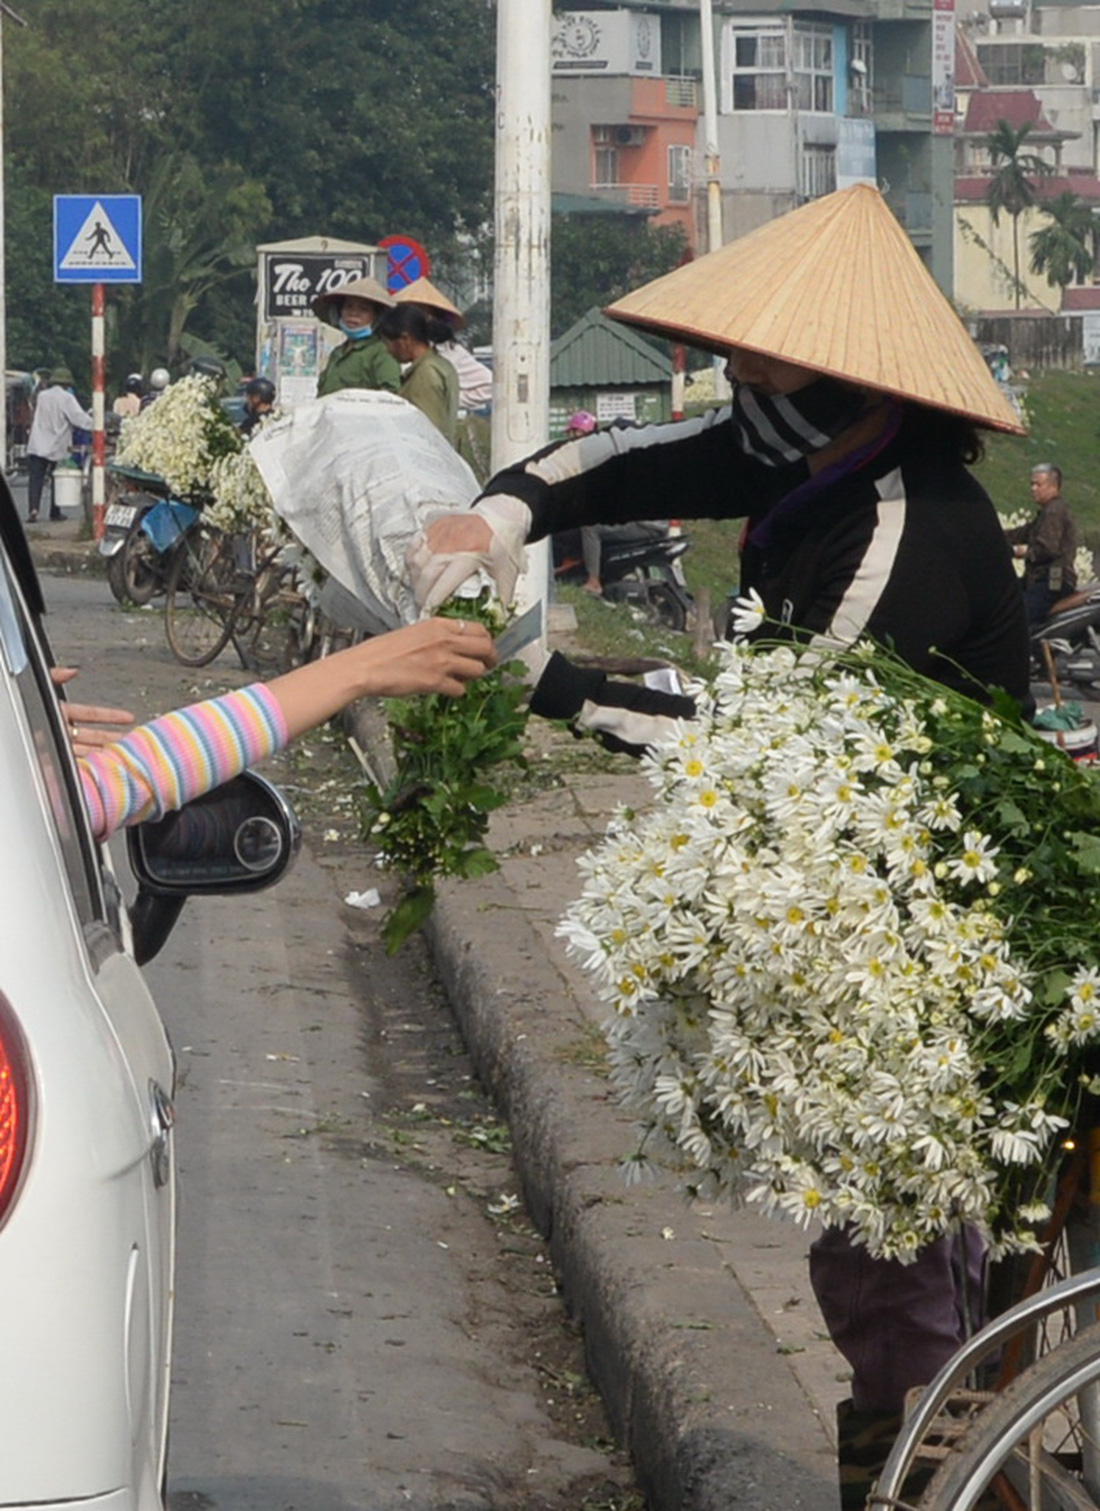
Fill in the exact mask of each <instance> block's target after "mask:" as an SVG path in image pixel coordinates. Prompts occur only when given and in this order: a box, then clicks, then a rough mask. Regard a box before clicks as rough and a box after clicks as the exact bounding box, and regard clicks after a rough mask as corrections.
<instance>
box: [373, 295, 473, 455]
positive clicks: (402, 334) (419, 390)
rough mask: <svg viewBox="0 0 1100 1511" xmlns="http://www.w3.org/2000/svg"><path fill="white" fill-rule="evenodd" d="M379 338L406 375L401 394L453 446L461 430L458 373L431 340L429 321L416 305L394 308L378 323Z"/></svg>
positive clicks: (400, 390) (396, 306)
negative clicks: (459, 428)
mask: <svg viewBox="0 0 1100 1511" xmlns="http://www.w3.org/2000/svg"><path fill="white" fill-rule="evenodd" d="M378 334H379V335H380V336H381V337H382V340H383V341H384V342H385V343H386V345H387V347H388V348H389V350H390V355H391V356H392V357H393V358H394V359H395V360H396V361H398V362H400V363H401V364H402V366H403V367H404V369H405V375H404V377H403V378H402V379H401V387H400V389H399V390H398V392H399V393H400V395H401V397H402V398H403V399H408V401H409V403H410V404H415V405H416V407H417V409H420V410H422V411H423V412H424V414H426V415H427V416H428V419H429V420H431V422H432V424H433V425H434V426H435V428H436V429H437V430H438V431H439V432H440V433H441V434H442V435H444V436H446V438H447V440H448V441H450V443H451V445H452V446H453V445H454V443H455V434H456V430H457V426H458V373H457V372H456V371H455V369H454V365H453V364H452V363H450V362H448V361H447V359H446V357H441V356H440V355H439V353H438V352H437V351H436V349H435V347H434V346H433V345H432V343H431V340H430V337H429V325H428V317H427V316H426V315H425V314H424V311H423V310H419V309H417V308H416V306H415V305H413V304H395V305H394V307H393V309H389V310H386V312H385V314H384V315H383V316H382V318H381V320H379V322H378Z"/></svg>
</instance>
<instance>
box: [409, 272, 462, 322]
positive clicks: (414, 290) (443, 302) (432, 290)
mask: <svg viewBox="0 0 1100 1511" xmlns="http://www.w3.org/2000/svg"><path fill="white" fill-rule="evenodd" d="M393 297H394V299H396V301H397V303H398V304H422V305H424V306H425V308H426V309H430V310H435V311H436V312H437V313H438V314H440V315H442V316H443V318H444V320H446V322H447V324H448V325H450V326H452V327H453V328H454V329H455V330H456V331H460V330H461V329H462V327H463V326H464V325H465V324H466V316H465V315H464V314H463V313H462V311H461V310H460V309H458V307H457V306H456V305H453V304H452V303H451V301H450V300H449V299H448V298H447V296H446V294H441V293H440V292H439V290H438V289H437V288H436V286H435V284H434V283H432V281H431V279H429V278H414V279H413V281H412V283H407V284H405V286H404V288H400V289H398V290H397V291H396V292H395V294H394V296H393Z"/></svg>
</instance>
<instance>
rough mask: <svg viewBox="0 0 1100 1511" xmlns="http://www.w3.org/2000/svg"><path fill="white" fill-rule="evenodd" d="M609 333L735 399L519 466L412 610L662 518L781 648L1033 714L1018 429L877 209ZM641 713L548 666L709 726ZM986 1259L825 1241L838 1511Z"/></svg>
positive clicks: (553, 676) (654, 297) (734, 265)
mask: <svg viewBox="0 0 1100 1511" xmlns="http://www.w3.org/2000/svg"><path fill="white" fill-rule="evenodd" d="M606 313H607V314H609V315H610V316H612V317H613V318H616V319H619V320H623V321H625V322H626V323H628V324H631V325H634V326H637V327H639V328H640V329H642V330H644V331H647V332H649V333H651V334H654V335H658V336H661V337H663V338H664V339H666V340H672V341H679V342H684V343H687V344H691V345H695V346H698V347H701V348H703V349H705V350H708V351H711V352H720V353H723V354H726V355H727V357H728V369H727V370H728V374H729V376H730V378H731V380H732V382H733V384H734V392H733V398H732V402H731V404H729V405H728V406H726V407H724V408H721V409H715V410H712V411H710V412H708V413H707V414H704V415H702V416H700V417H698V418H695V419H689V420H681V421H675V422H673V423H671V424H664V425H650V426H641V427H637V428H629V429H617V428H611V429H608V430H604V431H599V432H597V433H595V434H591V435H585V436H581V437H579V438H575V439H566V440H564V441H560V442H558V443H556V444H554V445H551V446H548V447H545V448H543V449H542V450H541V451H539V452H537V453H536V454H535V455H534V456H532V457H529V458H527V459H526V460H522V461H518V462H516V463H514V464H513V465H512V466H510V467H508V468H507V469H506V470H505V471H503V472H501V473H499V474H498V475H497V476H496V477H494V478H493V479H492V480H491V481H490V483H489V485H488V487H487V488H486V490H485V492H484V493H483V494H482V496H481V498H480V499H479V500H478V501H476V502H475V504H474V505H473V506H472V508H471V509H470V510H469V511H467V512H466V513H463V514H452V515H447V516H443V517H441V518H439V519H437V520H435V521H433V522H432V523H431V524H430V525H429V526H428V528H427V530H426V531H425V532H423V534H422V535H421V536H420V537H419V538H418V539H417V540H416V541H414V542H413V545H412V547H411V549H410V553H409V569H410V574H411V577H412V581H413V587H414V590H415V592H416V596H417V599H418V601H419V602H420V603H421V604H423V605H425V606H426V607H430V606H431V605H433V604H438V603H439V602H441V601H442V600H443V599H444V598H445V597H446V596H447V595H448V594H449V593H451V592H453V591H454V588H455V587H456V586H457V585H458V583H460V582H461V581H462V580H464V578H465V577H466V576H467V575H468V574H469V573H470V572H472V571H473V570H474V569H475V568H479V567H483V568H485V569H486V570H487V571H489V572H490V573H491V574H492V576H493V577H494V578H495V580H496V582H497V584H498V586H499V589H500V593H501V596H502V598H504V599H505V600H509V599H510V598H511V596H512V592H513V589H514V586H515V582H516V577H517V574H518V572H519V571H520V570H521V569H522V564H523V547H524V545H525V543H526V542H527V541H528V540H538V539H540V538H541V537H543V536H545V535H549V534H551V533H554V532H556V531H561V530H566V529H570V528H577V527H583V526H586V525H591V524H621V523H624V522H626V521H629V520H637V519H655V518H659V517H665V516H668V515H670V514H676V515H683V516H687V517H695V518H709V519H726V518H729V519H739V520H742V521H743V522H744V524H743V528H742V533H741V539H740V557H741V585H742V591H743V592H745V591H747V590H749V589H755V590H756V592H757V593H758V594H759V595H760V597H761V599H762V600H763V604H764V608H765V611H766V614H767V617H768V620H769V621H770V622H768V623H765V624H764V625H763V626H762V627H761V633H762V634H764V635H765V636H768V637H772V638H774V637H775V636H776V635H777V634H783V633H786V634H788V635H789V636H791V637H798V638H801V639H813V638H815V637H818V636H820V637H828V638H830V639H832V640H839V641H841V642H843V643H853V642H855V641H858V640H860V639H861V638H864V637H867V638H870V639H873V640H875V641H877V642H879V643H880V644H892V646H893V648H894V650H895V651H896V652H897V653H898V654H899V655H901V656H902V657H903V658H904V659H905V660H906V661H908V662H909V664H910V665H911V666H913V667H914V668H916V669H917V670H918V671H920V672H923V673H925V674H927V675H929V676H931V677H933V678H935V679H937V680H938V681H940V682H942V683H944V684H946V685H949V686H952V687H957V688H961V689H962V691H963V692H965V693H967V694H968V695H970V696H971V697H976V698H979V699H985V698H988V696H989V694H988V691H987V690H988V689H991V688H994V687H999V688H1002V689H1004V690H1005V691H1006V692H1008V693H1009V694H1010V695H1011V696H1012V697H1014V698H1015V699H1016V700H1017V701H1018V702H1020V703H1021V704H1022V705H1025V706H1026V705H1028V703H1029V694H1028V650H1027V624H1026V619H1025V615H1024V605H1023V600H1022V596H1021V593H1020V590H1019V584H1018V581H1017V579H1016V576H1015V573H1014V571H1013V567H1012V560H1011V555H1010V550H1009V547H1008V544H1007V543H1006V541H1005V539H1004V532H1003V530H1002V528H1001V524H1000V521H999V518H998V515H997V513H996V511H995V509H994V508H993V505H992V503H991V502H990V500H989V498H988V497H987V495H986V494H985V492H984V490H983V489H982V488H981V486H980V485H979V483H978V482H977V481H976V480H975V478H974V477H973V476H972V475H971V473H970V471H969V470H968V465H969V464H970V463H972V462H974V461H975V460H977V458H978V456H979V455H980V451H981V443H980V432H981V431H982V430H994V431H1002V432H1007V433H1010V434H1021V433H1022V427H1021V425H1020V423H1019V421H1018V419H1017V416H1016V414H1015V412H1014V411H1013V409H1012V408H1011V406H1010V405H1009V403H1008V401H1007V400H1006V399H1005V397H1004V396H1003V395H1002V393H1001V392H1000V390H999V389H998V387H997V385H996V383H995V382H994V381H993V379H992V377H991V375H990V373H989V370H988V368H987V366H986V364H985V363H984V361H983V360H982V358H981V355H980V354H979V352H978V350H977V347H976V346H975V345H974V343H973V341H972V340H971V339H970V337H969V336H968V334H967V332H966V331H965V330H964V328H963V326H962V325H961V323H960V322H959V320H958V317H957V316H956V315H955V313H954V311H953V310H952V309H951V306H950V305H949V304H948V302H947V300H946V299H945V298H944V296H943V294H942V293H941V292H940V290H939V289H938V288H937V287H936V285H935V283H934V282H933V280H932V278H931V276H930V275H929V273H928V272H927V270H926V268H925V267H924V265H923V263H922V262H921V260H920V258H919V256H918V254H917V253H916V251H915V249H914V248H913V246H912V243H911V242H910V241H909V240H908V238H907V237H906V236H905V234H904V232H903V231H902V229H901V227H900V226H899V225H898V223H897V221H896V220H895V218H894V216H893V214H892V213H891V211H890V210H889V208H888V207H887V205H886V202H885V200H884V199H883V198H882V196H881V195H880V194H879V192H878V190H877V189H875V188H873V187H871V186H869V185H866V184H858V185H855V186H854V187H852V188H849V189H845V190H841V191H839V192H838V193H835V194H832V195H828V196H825V197H824V198H822V199H819V200H815V201H813V202H811V203H809V204H807V205H804V206H802V207H801V208H799V209H798V210H795V211H793V212H791V213H790V214H789V215H786V216H783V217H781V218H779V219H778V220H775V221H772V222H770V223H768V224H767V225H764V226H762V227H760V228H759V229H757V230H756V231H753V232H751V233H750V234H749V235H747V236H745V237H743V238H741V239H740V240H738V241H735V242H731V243H729V244H728V245H727V246H725V247H722V248H720V249H719V250H717V251H715V252H712V253H710V254H709V255H707V256H705V257H701V258H698V259H697V260H696V261H694V262H692V263H689V264H685V265H684V266H683V267H681V268H678V269H677V270H675V271H674V272H672V273H669V274H667V275H665V276H664V277H663V278H659V279H657V280H656V281H655V282H653V283H650V284H647V285H646V286H645V287H644V288H642V289H640V290H637V291H636V292H635V293H632V294H629V295H627V296H626V297H625V298H623V299H621V300H619V301H617V302H616V303H615V304H614V305H612V306H611V307H610V309H608V310H607V312H606ZM645 692H646V693H648V699H647V701H646V702H645V703H644V704H643V703H642V702H641V701H640V699H641V697H642V694H641V693H639V694H637V695H635V696H634V698H633V701H632V702H631V703H630V706H629V708H626V707H624V705H626V704H627V702H628V700H627V699H626V697H625V695H622V694H619V693H617V692H616V690H615V689H613V688H611V687H609V686H608V685H607V684H606V683H605V682H602V681H601V680H600V679H599V678H598V675H597V674H596V673H595V672H594V671H592V670H591V669H581V668H573V667H571V666H570V665H569V663H568V662H566V661H565V660H564V659H563V658H562V657H561V656H559V655H557V654H555V655H554V656H553V657H551V658H550V659H549V661H548V662H547V663H546V665H545V666H544V667H543V668H542V669H541V672H540V674H539V676H538V680H537V682H536V685H535V689H534V693H533V696H532V700H531V707H532V709H533V710H534V711H535V712H539V713H544V714H546V715H548V716H550V717H556V718H568V719H571V720H572V722H573V724H574V726H575V727H576V728H585V729H589V730H591V731H593V732H595V733H597V734H602V735H604V736H607V735H609V734H610V735H613V736H614V737H616V738H617V739H618V740H619V741H621V742H625V744H627V745H628V746H630V747H632V748H634V749H638V748H642V747H644V746H645V745H646V743H647V741H648V742H649V743H652V741H653V740H654V739H655V738H657V737H659V736H660V735H662V734H666V733H670V732H671V725H670V718H675V717H680V718H684V717H688V718H690V716H691V713H692V712H693V706H692V705H691V703H690V700H688V699H680V700H678V706H676V707H673V706H672V705H671V703H668V704H665V705H662V704H661V702H660V698H661V695H660V694H657V693H652V692H649V690H645ZM613 704H617V705H618V706H616V707H613V706H612V705H613ZM685 704H686V705H687V707H686V709H685V707H684V705H685ZM620 748H621V746H620ZM981 1262H982V1256H981V1250H980V1245H979V1243H978V1241H977V1238H976V1235H974V1234H972V1233H970V1232H969V1231H968V1232H966V1233H964V1234H960V1235H959V1236H958V1237H956V1238H954V1239H951V1240H948V1239H944V1240H941V1241H939V1242H937V1243H935V1244H932V1245H930V1246H929V1247H928V1248H926V1249H925V1250H922V1251H921V1253H920V1254H919V1255H918V1256H917V1258H916V1260H915V1261H914V1262H913V1263H912V1264H908V1265H903V1264H901V1263H899V1262H896V1261H885V1260H877V1259H873V1258H871V1256H870V1255H869V1254H868V1253H867V1250H866V1249H864V1248H859V1247H857V1246H856V1245H854V1244H853V1243H852V1242H851V1241H850V1240H849V1239H848V1236H847V1233H846V1231H845V1230H844V1229H840V1228H831V1229H828V1230H826V1231H825V1232H824V1233H823V1235H822V1236H821V1237H820V1238H819V1239H817V1240H816V1241H815V1243H814V1244H813V1247H812V1250H811V1279H812V1281H813V1286H814V1290H815V1294H816V1295H817V1298H818V1301H819V1304H820V1306H821V1310H822V1314H823V1317H824V1319H825V1322H826V1325H827V1327H828V1329H829V1332H830V1335H831V1337H832V1338H833V1341H834V1342H835V1343H836V1345H837V1347H838V1348H839V1349H840V1351H841V1353H843V1354H844V1355H845V1357H846V1358H847V1360H848V1362H849V1364H850V1365H851V1368H852V1382H851V1389H852V1397H851V1399H850V1400H848V1401H846V1402H844V1403H842V1405H841V1407H840V1409H839V1411H838V1442H839V1448H838V1456H839V1477H840V1487H841V1503H842V1506H844V1507H857V1506H862V1505H863V1504H864V1499H865V1496H866V1494H867V1491H868V1489H869V1488H870V1486H871V1484H873V1482H874V1480H875V1479H876V1478H877V1476H878V1473H879V1471H880V1470H881V1468H882V1465H883V1463H884V1462H885V1459H886V1456H887V1454H888V1452H889V1449H890V1446H891V1444H892V1441H893V1438H894V1436H895V1434H896V1432H897V1429H898V1426H899V1424H900V1420H901V1411H902V1407H903V1403H904V1398H905V1395H906V1392H907V1391H908V1390H909V1389H910V1388H911V1387H914V1386H920V1385H924V1384H927V1382H928V1381H929V1380H930V1379H931V1378H932V1377H933V1375H934V1374H935V1373H936V1371H937V1370H938V1369H939V1368H940V1366H941V1365H942V1364H943V1363H944V1362H945V1361H946V1360H947V1359H948V1358H949V1357H950V1356H951V1355H952V1354H953V1353H954V1352H955V1350H956V1348H957V1347H958V1345H959V1343H960V1342H961V1341H962V1339H963V1337H964V1336H965V1331H966V1319H967V1318H968V1317H969V1318H975V1317H977V1318H980V1314H981V1296H980V1286H981V1275H980V1271H981ZM909 1498H911V1497H907V1499H909Z"/></svg>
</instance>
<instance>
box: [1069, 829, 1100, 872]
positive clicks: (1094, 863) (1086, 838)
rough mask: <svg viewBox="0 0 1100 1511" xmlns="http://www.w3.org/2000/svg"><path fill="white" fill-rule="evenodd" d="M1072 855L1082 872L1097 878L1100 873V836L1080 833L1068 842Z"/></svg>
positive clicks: (1073, 835)
mask: <svg viewBox="0 0 1100 1511" xmlns="http://www.w3.org/2000/svg"><path fill="white" fill-rule="evenodd" d="M1067 843H1068V845H1069V849H1070V853H1071V854H1072V855H1073V858H1074V860H1075V861H1076V862H1077V865H1078V866H1079V867H1080V869H1081V870H1082V871H1085V872H1087V873H1088V874H1090V875H1093V876H1095V875H1096V874H1098V873H1100V834H1085V833H1082V832H1080V831H1078V832H1077V833H1075V834H1071V835H1070V836H1069V840H1068V841H1067Z"/></svg>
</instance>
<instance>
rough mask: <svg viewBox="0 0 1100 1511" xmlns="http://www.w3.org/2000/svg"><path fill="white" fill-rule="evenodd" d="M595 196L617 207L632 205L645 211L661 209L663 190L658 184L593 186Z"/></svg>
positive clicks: (591, 186)
mask: <svg viewBox="0 0 1100 1511" xmlns="http://www.w3.org/2000/svg"><path fill="white" fill-rule="evenodd" d="M590 188H591V190H592V193H593V194H598V195H599V197H600V198H601V199H606V200H610V202H611V203H612V204H616V205H632V206H636V207H638V208H640V209H643V210H659V209H660V208H661V189H660V187H659V185H657V184H592V185H590Z"/></svg>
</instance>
